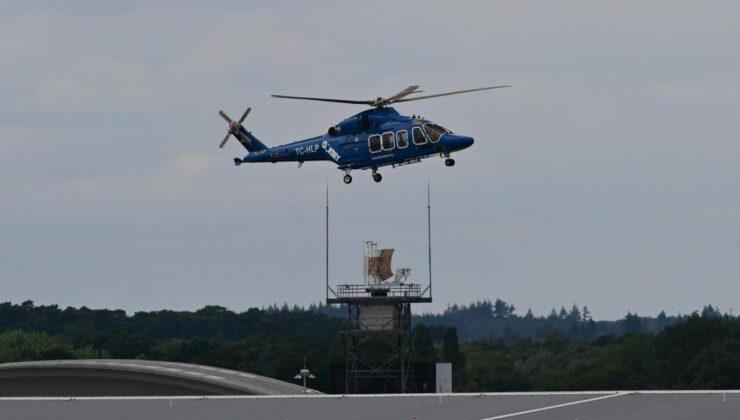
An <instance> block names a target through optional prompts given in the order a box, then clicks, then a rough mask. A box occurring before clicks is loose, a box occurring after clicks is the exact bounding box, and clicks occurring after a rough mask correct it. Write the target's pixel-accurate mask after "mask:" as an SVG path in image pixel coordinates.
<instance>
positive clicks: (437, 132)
mask: <svg viewBox="0 0 740 420" xmlns="http://www.w3.org/2000/svg"><path fill="white" fill-rule="evenodd" d="M424 131H425V132H426V133H427V137H429V140H431V142H432V143H436V142H438V141H439V138H440V137H442V135H443V134H447V133H451V131H450V130H448V129H446V128H444V127H442V126H441V125H437V124H431V123H430V124H424Z"/></svg>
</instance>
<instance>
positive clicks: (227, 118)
mask: <svg viewBox="0 0 740 420" xmlns="http://www.w3.org/2000/svg"><path fill="white" fill-rule="evenodd" d="M218 115H220V116H221V118H223V119H225V120H226V122H227V123H229V124H231V123H232V122H233V121H231V118H229V116H228V115H226V113H225V112H223V111H218Z"/></svg>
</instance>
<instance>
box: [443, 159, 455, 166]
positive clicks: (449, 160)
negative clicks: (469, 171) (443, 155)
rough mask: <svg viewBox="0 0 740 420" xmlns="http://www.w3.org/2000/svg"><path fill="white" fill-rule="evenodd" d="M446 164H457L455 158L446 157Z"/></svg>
mask: <svg viewBox="0 0 740 420" xmlns="http://www.w3.org/2000/svg"><path fill="white" fill-rule="evenodd" d="M445 166H455V159H446V160H445Z"/></svg>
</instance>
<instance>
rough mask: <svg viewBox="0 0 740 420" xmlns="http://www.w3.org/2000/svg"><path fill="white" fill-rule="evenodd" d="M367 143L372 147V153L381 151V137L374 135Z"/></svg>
mask: <svg viewBox="0 0 740 420" xmlns="http://www.w3.org/2000/svg"><path fill="white" fill-rule="evenodd" d="M367 142H368V144H369V145H370V151H371V152H372V153H375V152H379V151H380V135H378V134H373V135H372V136H370V137H368V138H367Z"/></svg>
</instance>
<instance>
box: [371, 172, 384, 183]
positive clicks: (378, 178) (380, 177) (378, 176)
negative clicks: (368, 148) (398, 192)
mask: <svg viewBox="0 0 740 420" xmlns="http://www.w3.org/2000/svg"><path fill="white" fill-rule="evenodd" d="M382 180H383V175H381V174H378V173H374V174H373V181H375V182H380V181H382Z"/></svg>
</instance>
